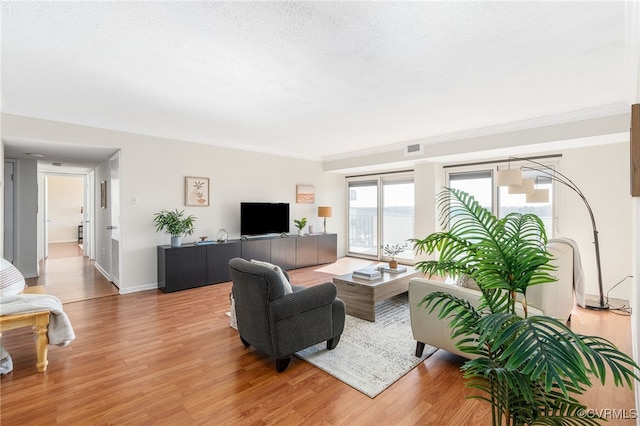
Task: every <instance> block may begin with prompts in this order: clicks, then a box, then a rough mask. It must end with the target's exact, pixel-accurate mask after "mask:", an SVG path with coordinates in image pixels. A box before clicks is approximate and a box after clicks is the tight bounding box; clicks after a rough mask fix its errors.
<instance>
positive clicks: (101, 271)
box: [93, 262, 111, 282]
mask: <svg viewBox="0 0 640 426" xmlns="http://www.w3.org/2000/svg"><path fill="white" fill-rule="evenodd" d="M93 266H94V268H96V269H97V270H98V272H100V273H101V274H102V275H103V276H104V277H105V278H106V279H107V281H109V282H111V275H110V274H109V273H108V272H107V271H105V270H104V268H103V267H102V266H100V264H99V263H98V262H93Z"/></svg>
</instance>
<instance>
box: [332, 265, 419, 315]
mask: <svg viewBox="0 0 640 426" xmlns="http://www.w3.org/2000/svg"><path fill="white" fill-rule="evenodd" d="M419 274H420V272H419V271H416V270H415V269H414V268H412V267H410V266H407V271H406V272H400V273H394V272H384V273H383V274H382V277H381V278H378V279H375V280H365V279H362V278H354V277H353V275H352V274H346V275H340V276H337V277H333V284H335V286H336V288H337V289H338V298H340V299H342V300H343V301H344V303H345V305H346V307H347V314H349V315H352V316H354V317H358V318H362V319H365V320H368V321H372V322H374V321H375V320H376V303H377V302H379V301H381V300H385V299H388V298H390V297H393V296H396V295H398V294H400V293H404V292H405V291H407V290H408V289H409V280H410V279H411V278H413V277H415V276H417V275H419Z"/></svg>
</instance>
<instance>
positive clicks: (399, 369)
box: [296, 293, 436, 398]
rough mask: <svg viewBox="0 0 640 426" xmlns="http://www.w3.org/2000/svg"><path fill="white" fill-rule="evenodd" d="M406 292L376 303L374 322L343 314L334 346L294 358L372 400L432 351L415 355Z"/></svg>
mask: <svg viewBox="0 0 640 426" xmlns="http://www.w3.org/2000/svg"><path fill="white" fill-rule="evenodd" d="M415 349H416V341H415V340H413V335H412V333H411V322H410V319H409V302H408V298H407V293H404V294H400V295H398V296H395V297H392V298H391V299H388V300H385V301H382V302H380V303H379V304H378V305H377V306H376V322H369V321H366V320H363V319H359V318H355V317H352V316H351V315H347V318H346V322H345V326H344V332H343V333H342V337H341V338H340V342H339V343H338V346H337V347H336V348H335V349H334V350H332V351H330V350H327V346H326V342H323V343H319V344H317V345H314V346H311V347H309V348H306V349H303V350H301V351H299V352H297V353H296V356H298V357H299V358H302V359H304V360H305V361H307V362H309V363H311V364H313V365H315V366H316V367H318V368H320V369H321V370H324V371H326V372H327V373H329V374H331V375H332V376H334V377H335V378H337V379H339V380H341V381H343V382H344V383H346V384H348V385H349V386H351V387H353V388H355V389H357V390H359V391H360V392H362V393H364V394H365V395H367V396H369V397H371V398H375V397H376V396H377V395H378V394H380V392H382V391H383V390H385V389H386V388H388V387H389V386H391V385H392V384H393V383H395V382H396V381H397V380H398V379H400V378H401V377H402V376H404V375H405V374H407V373H408V372H409V371H411V370H412V369H413V368H414V367H415V366H417V365H418V364H420V363H421V362H422V361H424V360H425V359H426V358H428V357H429V356H430V355H431V354H433V353H434V352H435V351H436V348H434V347H432V346H426V347H425V349H424V352H423V355H422V357H420V358H418V357H416V356H415Z"/></svg>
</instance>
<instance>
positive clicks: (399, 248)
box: [381, 243, 407, 269]
mask: <svg viewBox="0 0 640 426" xmlns="http://www.w3.org/2000/svg"><path fill="white" fill-rule="evenodd" d="M381 248H382V250H383V251H384V254H386V255H387V256H390V257H391V260H390V261H389V268H391V269H396V268H397V267H398V261H397V260H396V256H397V255H399V254H400V253H402V252H403V251H405V250H406V249H407V243H404V244H385V245H384V246H382V247H381Z"/></svg>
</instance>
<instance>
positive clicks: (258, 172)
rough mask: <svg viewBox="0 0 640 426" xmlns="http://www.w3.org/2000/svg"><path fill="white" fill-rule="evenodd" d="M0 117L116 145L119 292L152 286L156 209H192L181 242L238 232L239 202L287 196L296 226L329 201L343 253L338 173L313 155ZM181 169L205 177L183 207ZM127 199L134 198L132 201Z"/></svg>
mask: <svg viewBox="0 0 640 426" xmlns="http://www.w3.org/2000/svg"><path fill="white" fill-rule="evenodd" d="M2 118H3V121H2V123H3V129H2V131H3V136H5V137H16V138H24V139H38V140H44V141H47V140H51V141H57V142H64V143H68V144H71V145H70V149H72V145H73V144H78V145H95V146H98V147H114V148H119V149H121V156H122V167H121V172H122V175H121V176H122V194H121V204H122V211H121V213H122V215H121V227H122V228H121V229H122V241H121V251H120V253H121V256H122V260H121V262H122V263H121V265H122V269H121V271H120V291H121V292H122V293H128V292H131V291H137V290H143V289H146V288H154V287H155V285H156V283H157V270H156V266H157V262H156V256H157V254H156V246H157V245H162V244H168V243H169V236H168V235H166V234H157V233H156V232H155V230H154V227H153V222H152V218H153V214H154V213H155V212H157V211H159V210H161V209H175V208H178V209H185V210H186V212H187V214H194V215H196V216H197V221H196V233H195V235H194V236H193V237H188V238H186V239H184V240H183V241H184V242H188V241H195V240H196V238H197V237H198V236H200V235H207V236H209V237H215V235H216V233H217V231H218V230H219V229H220V228H225V229H226V230H227V232H228V233H229V238H232V239H233V238H238V237H239V236H240V218H239V212H240V202H241V201H273V202H288V203H290V205H291V219H292V221H291V231H292V232H293V231H295V228H294V226H293V219H294V218H299V217H302V216H306V217H307V218H308V219H309V224H312V225H315V226H316V228H317V229H319V228H320V227H321V226H322V220H321V219H320V218H318V217H317V206H319V205H328V206H332V207H333V217H332V218H329V219H328V220H327V229H328V231H329V232H336V233H338V255H339V256H344V254H345V244H346V243H345V241H346V240H345V234H344V230H345V229H346V224H345V220H344V217H345V207H344V206H345V195H344V194H345V186H344V178H343V176H341V175H338V174H331V173H325V172H323V170H322V164H321V163H320V162H316V161H308V160H293V159H290V158H284V157H278V156H272V155H266V154H259V153H251V152H245V151H238V150H232V149H227V148H220V147H214V146H209V145H202V144H192V143H187V142H182V141H175V140H169V139H162V138H156V137H149V136H143V135H134V134H129V133H123V132H115V131H110V130H104V129H97V128H91V127H86V126H76V125H71V124H64V123H58V122H52V121H46V120H40V119H34V118H28V117H20V116H14V115H8V114H3V116H2ZM108 173H109V172H108V162H106V163H104V164H102V165H100V166H99V167H98V168H97V169H96V179H95V186H96V194H100V190H99V185H100V181H101V180H105V179H108ZM185 176H203V177H208V178H209V179H210V186H211V195H210V198H211V205H210V206H209V207H185V206H184V177H185ZM297 184H310V185H315V189H316V203H315V204H296V203H295V195H296V185H297ZM34 187H35V184H34ZM134 198H135V200H136V202H137V203H136V204H132V199H134ZM99 202H100V200H99V197H98V199H97V200H96V203H97V206H96V219H95V222H96V263H97V264H98V265H99V266H100V267H102V268H103V269H104V270H105V271H107V272H108V271H109V267H108V265H110V264H111V262H110V258H109V253H110V251H109V246H108V243H107V242H106V241H107V240H106V239H107V238H108V234H107V233H106V232H105V230H106V225H108V224H109V218H108V210H102V209H100V205H99ZM33 228H34V229H35V226H34V227H33ZM34 241H35V237H34ZM34 244H35V243H34ZM103 247H104V248H105V251H104V252H103V250H102V248H103ZM34 259H35V256H34Z"/></svg>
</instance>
